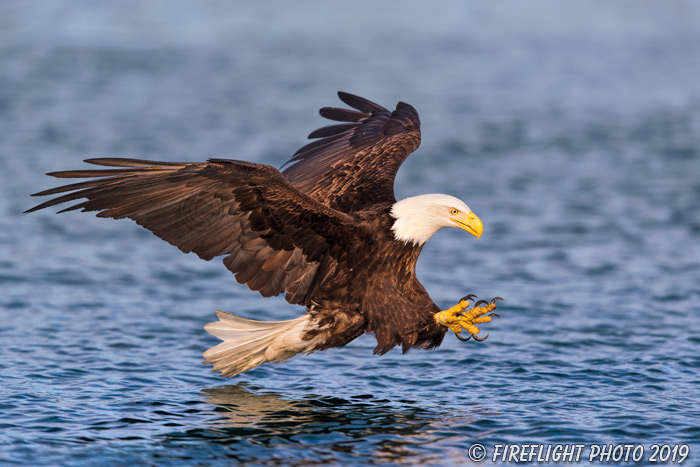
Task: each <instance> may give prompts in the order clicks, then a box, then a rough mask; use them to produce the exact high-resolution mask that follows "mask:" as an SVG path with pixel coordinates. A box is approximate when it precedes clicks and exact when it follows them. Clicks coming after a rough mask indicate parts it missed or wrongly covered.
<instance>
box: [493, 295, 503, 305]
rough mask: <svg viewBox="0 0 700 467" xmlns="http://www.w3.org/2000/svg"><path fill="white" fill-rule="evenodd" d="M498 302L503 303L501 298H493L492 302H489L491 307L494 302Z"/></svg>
mask: <svg viewBox="0 0 700 467" xmlns="http://www.w3.org/2000/svg"><path fill="white" fill-rule="evenodd" d="M499 300H500V301H503V299H502V298H501V297H496V298H494V299H493V300H491V305H493V304H494V303H496V302H497V301H499Z"/></svg>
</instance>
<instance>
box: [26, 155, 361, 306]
mask: <svg viewBox="0 0 700 467" xmlns="http://www.w3.org/2000/svg"><path fill="white" fill-rule="evenodd" d="M86 162H89V163H91V164H97V165H102V166H112V167H120V168H118V169H101V170H76V171H65V172H54V173H51V174H49V175H52V176H54V177H58V178H93V177H94V179H93V180H89V181H83V182H79V183H74V184H71V185H66V186H62V187H58V188H53V189H50V190H46V191H43V192H41V193H36V195H35V196H45V195H55V194H59V193H66V194H63V195H61V196H58V197H56V198H54V199H51V200H49V201H47V202H45V203H42V204H40V205H38V206H36V207H34V208H32V209H29V210H28V211H27V212H32V211H36V210H38V209H43V208H47V207H50V206H54V205H56V204H60V203H64V202H68V201H76V200H82V199H84V200H83V201H80V202H78V203H77V204H74V205H72V206H69V207H68V208H66V209H64V210H63V211H70V210H73V209H82V210H83V211H99V212H98V214H97V216H98V217H112V218H115V219H119V218H124V217H127V218H129V219H133V220H134V221H136V223H138V224H139V225H142V226H143V227H145V228H147V229H149V230H151V231H152V232H153V233H155V234H156V235H157V236H159V237H160V238H162V239H163V240H166V241H167V242H169V243H171V244H173V245H175V246H177V247H178V248H179V249H180V250H182V251H184V252H186V253H189V252H191V251H192V252H194V253H196V254H197V255H199V257H201V258H203V259H205V260H210V259H212V258H213V257H215V256H219V255H227V256H226V258H224V264H225V265H226V267H227V268H228V269H230V270H231V271H232V272H234V273H236V279H237V280H238V282H241V283H245V284H247V285H248V286H249V287H250V288H251V289H253V290H258V291H260V293H261V294H262V295H263V296H271V295H277V294H280V293H282V292H284V291H286V292H287V297H286V298H287V300H288V301H289V302H290V303H299V304H308V303H306V302H307V301H308V296H307V295H308V292H309V286H310V284H311V283H312V281H313V279H314V276H315V273H316V270H317V268H318V265H319V263H320V262H321V260H322V259H323V258H324V257H326V256H328V255H330V256H333V255H334V254H335V252H334V250H336V252H337V253H338V254H344V252H343V251H342V250H343V249H346V248H348V246H349V243H351V242H352V232H353V226H354V225H355V221H354V219H353V218H352V217H350V216H348V215H346V214H343V213H340V212H337V211H335V210H333V209H330V208H328V207H327V206H324V205H322V204H321V203H319V202H317V201H315V200H314V199H312V198H311V197H309V196H307V195H305V194H304V193H301V192H299V191H298V190H296V189H295V188H294V187H293V186H292V185H291V184H290V183H289V182H288V181H287V180H286V179H285V178H284V177H283V176H282V174H281V173H280V172H279V171H278V170H277V169H275V168H273V167H270V166H266V165H260V164H254V163H250V162H242V161H231V160H221V159H210V160H209V161H208V162H206V163H204V162H202V163H167V162H152V161H142V160H136V159H90V160H87V161H86ZM63 211H60V212H63ZM326 261H329V259H328V258H326ZM330 261H331V262H332V259H331V260H330Z"/></svg>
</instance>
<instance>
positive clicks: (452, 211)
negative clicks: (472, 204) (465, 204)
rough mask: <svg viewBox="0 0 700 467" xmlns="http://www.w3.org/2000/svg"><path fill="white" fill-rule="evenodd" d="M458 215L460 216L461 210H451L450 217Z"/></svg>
mask: <svg viewBox="0 0 700 467" xmlns="http://www.w3.org/2000/svg"><path fill="white" fill-rule="evenodd" d="M457 214H459V209H457V208H452V209H450V215H452V216H456V215H457Z"/></svg>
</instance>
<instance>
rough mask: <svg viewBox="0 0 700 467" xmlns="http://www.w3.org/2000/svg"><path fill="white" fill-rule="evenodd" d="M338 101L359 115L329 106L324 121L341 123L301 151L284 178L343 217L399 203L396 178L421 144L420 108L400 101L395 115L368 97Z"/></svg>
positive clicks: (326, 129)
mask: <svg viewBox="0 0 700 467" xmlns="http://www.w3.org/2000/svg"><path fill="white" fill-rule="evenodd" d="M338 96H339V97H340V99H341V100H342V101H343V102H345V103H346V104H347V105H349V106H350V107H353V108H355V109H357V110H348V109H338V108H333V107H324V108H322V109H321V110H320V114H321V116H323V117H325V118H328V119H330V120H336V121H340V122H346V123H340V124H338V125H331V126H327V127H324V128H320V129H318V130H316V131H314V132H313V133H311V134H310V135H309V138H321V139H320V140H318V141H314V142H313V143H310V144H307V145H306V146H304V147H303V148H301V149H299V150H298V151H297V152H296V154H294V157H292V159H290V160H289V162H287V163H292V164H293V165H291V166H290V167H289V168H287V169H286V170H285V171H284V172H283V174H284V176H285V177H287V179H288V180H289V181H290V182H292V184H293V185H294V186H295V187H296V188H298V189H299V190H301V191H303V192H304V193H307V194H308V195H310V196H312V197H313V198H315V199H316V200H318V201H319V202H321V203H323V204H325V205H326V206H329V207H331V208H333V209H337V210H340V211H343V212H353V211H360V210H363V209H366V208H368V207H369V206H372V205H374V204H376V203H383V202H390V203H394V202H396V199H395V198H394V178H395V177H396V172H397V171H398V170H399V166H400V165H401V163H402V162H403V161H404V159H406V158H407V157H408V155H409V154H411V153H412V152H413V151H414V150H415V149H416V148H417V147H418V145H419V144H420V119H419V118H418V112H416V109H414V108H413V107H411V106H410V105H408V104H405V103H403V102H399V103H398V104H397V106H396V110H394V111H393V112H390V111H389V110H387V109H385V108H384V107H382V106H380V105H377V104H375V103H374V102H370V101H368V100H366V99H363V98H362V97H358V96H354V95H352V94H348V93H345V92H339V93H338Z"/></svg>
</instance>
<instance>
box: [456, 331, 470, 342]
mask: <svg viewBox="0 0 700 467" xmlns="http://www.w3.org/2000/svg"><path fill="white" fill-rule="evenodd" d="M455 336H457V339H459V340H461V341H462V342H467V341H468V340H469V339H471V338H472V335H471V334H469V337H467V338H466V339H465V338H464V337H462V335H461V334H460V333H458V332H455Z"/></svg>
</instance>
